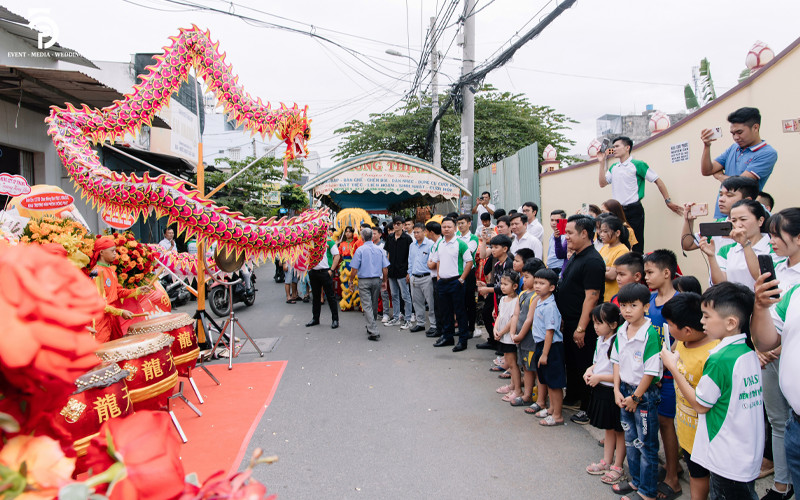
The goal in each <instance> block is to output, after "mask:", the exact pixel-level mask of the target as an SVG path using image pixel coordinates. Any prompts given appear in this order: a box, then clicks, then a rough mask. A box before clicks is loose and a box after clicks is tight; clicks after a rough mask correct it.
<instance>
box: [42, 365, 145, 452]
mask: <svg viewBox="0 0 800 500" xmlns="http://www.w3.org/2000/svg"><path fill="white" fill-rule="evenodd" d="M128 375H130V373H129V372H128V371H127V370H123V369H122V368H120V367H119V365H118V364H117V363H109V362H104V363H101V364H100V365H98V366H96V367H95V368H92V369H91V370H89V371H88V372H86V373H85V374H83V375H81V376H80V377H78V379H77V380H75V387H76V388H77V389H76V391H75V392H74V393H72V394H71V395H70V396H69V399H67V402H66V404H65V405H64V408H62V409H61V412H60V414H59V415H58V416H57V417H56V419H57V422H58V425H59V426H60V427H61V428H63V429H64V430H66V431H67V432H68V433H69V434H71V435H72V439H73V448H75V452H76V453H77V455H78V457H81V456H83V455H86V449H87V448H88V447H89V441H91V440H92V438H93V437H94V436H96V435H97V433H98V432H99V431H100V426H101V425H103V422H105V421H106V420H110V419H112V418H124V417H127V416H128V415H130V414H131V413H133V404H132V402H131V398H130V395H129V394H128V386H127V384H126V383H125V377H127V376H128Z"/></svg>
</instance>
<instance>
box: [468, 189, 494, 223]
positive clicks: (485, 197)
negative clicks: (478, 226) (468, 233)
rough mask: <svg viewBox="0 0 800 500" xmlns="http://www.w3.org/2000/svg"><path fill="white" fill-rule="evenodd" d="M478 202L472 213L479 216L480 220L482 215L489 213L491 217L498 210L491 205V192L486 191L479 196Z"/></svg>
mask: <svg viewBox="0 0 800 500" xmlns="http://www.w3.org/2000/svg"><path fill="white" fill-rule="evenodd" d="M477 201H478V202H477V203H476V204H475V206H474V207H473V208H472V213H473V214H477V215H476V218H477V219H478V220H480V218H481V215H482V214H484V213H488V214H489V215H494V211H495V210H497V208H495V206H494V205H492V204H491V203H490V201H492V195H491V193H489V191H484V192H483V193H481V195H480V196H478V200H477Z"/></svg>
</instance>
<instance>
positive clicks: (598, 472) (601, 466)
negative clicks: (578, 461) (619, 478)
mask: <svg viewBox="0 0 800 500" xmlns="http://www.w3.org/2000/svg"><path fill="white" fill-rule="evenodd" d="M607 471H608V464H607V463H606V461H605V460H600V463H596V464H592V465H590V466H588V467H586V472H588V473H589V474H591V475H593V476H602V475H603V474H605V473H606V472H607Z"/></svg>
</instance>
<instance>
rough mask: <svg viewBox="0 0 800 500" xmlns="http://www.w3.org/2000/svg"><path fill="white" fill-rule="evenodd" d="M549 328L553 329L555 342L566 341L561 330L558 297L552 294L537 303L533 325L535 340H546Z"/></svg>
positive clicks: (537, 341)
mask: <svg viewBox="0 0 800 500" xmlns="http://www.w3.org/2000/svg"><path fill="white" fill-rule="evenodd" d="M547 330H553V342H563V341H564V334H563V333H562V332H561V313H560V312H558V307H557V306H556V299H555V297H554V296H553V295H552V294H551V295H550V296H549V297H547V298H546V299H544V300H543V301H540V302H539V303H538V304H536V310H535V311H534V312H533V324H532V325H531V333H532V334H533V341H534V342H536V343H537V344H538V343H539V342H544V340H545V337H546V336H547Z"/></svg>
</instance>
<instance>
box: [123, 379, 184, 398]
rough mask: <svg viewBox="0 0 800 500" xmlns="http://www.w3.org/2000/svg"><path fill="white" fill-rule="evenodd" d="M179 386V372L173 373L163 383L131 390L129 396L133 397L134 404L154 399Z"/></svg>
mask: <svg viewBox="0 0 800 500" xmlns="http://www.w3.org/2000/svg"><path fill="white" fill-rule="evenodd" d="M177 384H178V372H172V374H170V375H169V376H168V377H167V378H165V379H164V380H162V381H161V382H157V383H155V384H153V385H149V386H147V387H142V388H141V389H130V390H129V391H128V394H130V396H131V401H132V402H133V403H138V402H140V401H145V400H148V399H152V398H154V397H156V396H158V395H159V394H163V393H165V392H167V391H168V390H170V389H172V388H174V387H175V386H176V385H177Z"/></svg>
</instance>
